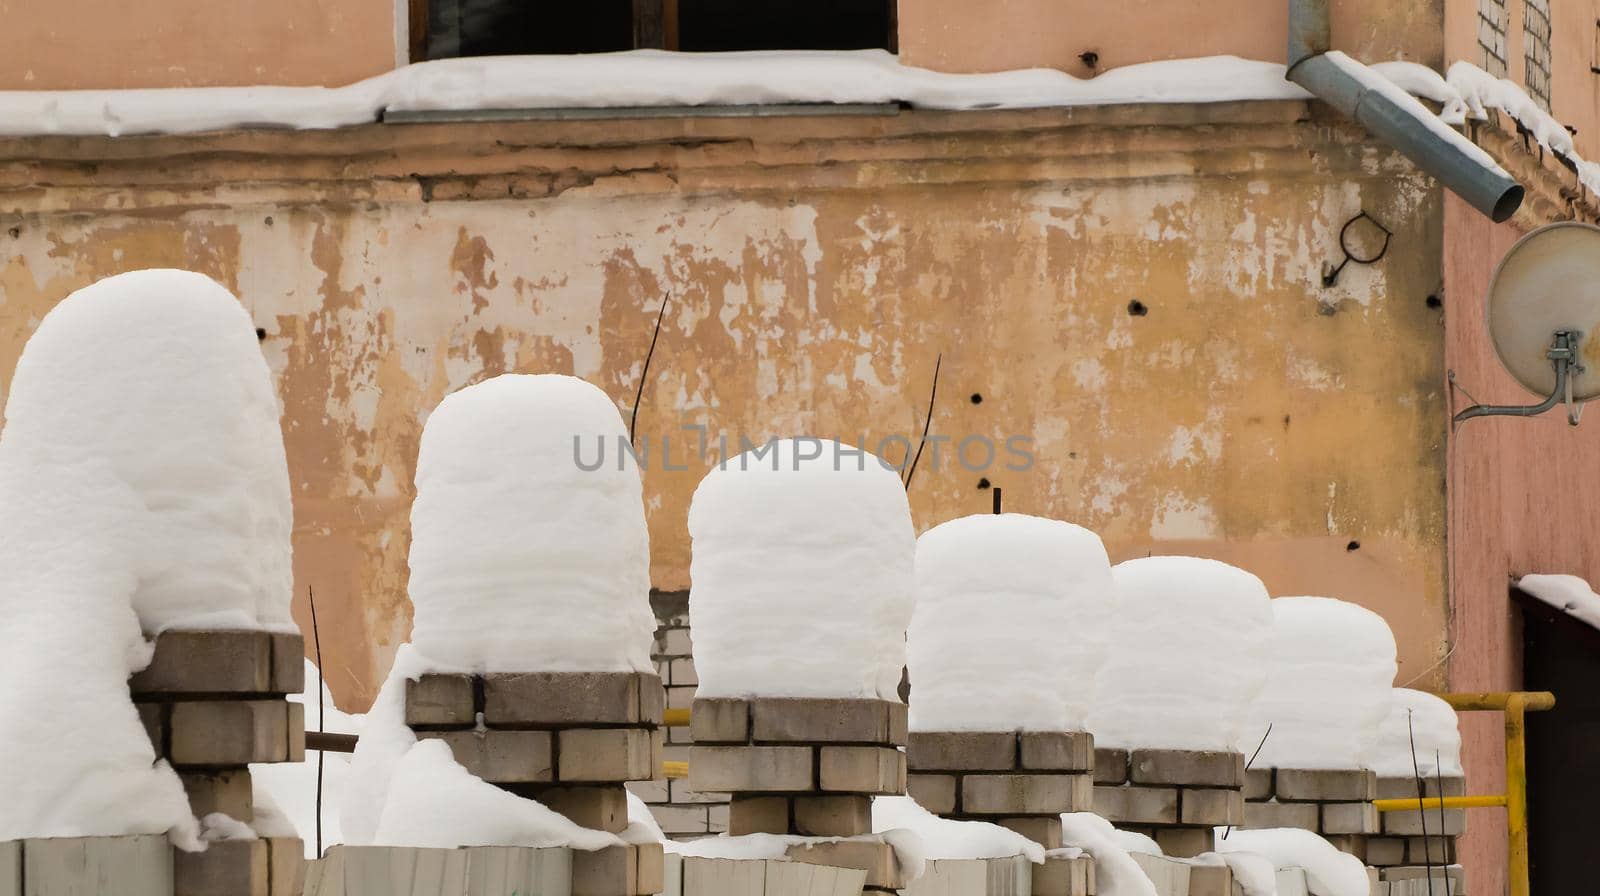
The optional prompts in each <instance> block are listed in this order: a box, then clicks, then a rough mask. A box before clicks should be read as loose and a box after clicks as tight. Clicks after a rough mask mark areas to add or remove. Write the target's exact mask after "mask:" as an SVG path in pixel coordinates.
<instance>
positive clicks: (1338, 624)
mask: <svg viewBox="0 0 1600 896" xmlns="http://www.w3.org/2000/svg"><path fill="white" fill-rule="evenodd" d="M1269 665H1270V667H1271V674H1270V675H1269V676H1268V679H1267V687H1266V689H1265V690H1264V691H1262V693H1261V696H1260V697H1259V698H1258V699H1257V700H1256V702H1255V705H1254V706H1253V707H1252V708H1251V713H1250V718H1251V721H1250V730H1251V731H1252V732H1253V734H1254V736H1255V737H1256V738H1257V739H1258V740H1259V739H1260V738H1261V737H1263V736H1265V737H1266V741H1265V742H1264V743H1263V744H1262V746H1261V754H1260V756H1258V757H1257V759H1256V766H1257V767H1259V768H1304V769H1352V768H1364V767H1365V766H1363V765H1362V763H1363V762H1364V761H1365V759H1366V752H1367V748H1368V746H1369V745H1370V744H1371V743H1372V742H1373V740H1374V739H1375V738H1376V737H1377V736H1378V726H1379V724H1381V723H1382V722H1383V720H1384V717H1385V716H1387V715H1388V714H1389V706H1390V694H1389V692H1390V689H1391V687H1392V685H1393V682H1394V674H1395V669H1396V666H1395V645H1394V634H1393V633H1392V632H1390V631H1389V625H1388V623H1386V622H1384V621H1383V617H1382V616H1379V615H1378V614H1376V613H1374V612H1372V611H1371V610H1368V609H1365V608H1363V607H1360V606H1357V605H1355V604H1353V603H1349V602H1348V601H1342V600H1335V599H1333V598H1329V597H1280V598H1277V599H1276V600H1274V601H1273V602H1272V659H1271V661H1270V663H1269ZM1268 725H1271V726H1272V733H1271V734H1270V735H1267V726H1268Z"/></svg>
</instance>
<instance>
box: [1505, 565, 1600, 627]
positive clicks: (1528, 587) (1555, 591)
mask: <svg viewBox="0 0 1600 896" xmlns="http://www.w3.org/2000/svg"><path fill="white" fill-rule="evenodd" d="M1517 587H1518V588H1521V589H1522V590H1523V591H1526V592H1527V593H1529V594H1531V595H1533V596H1534V597H1536V598H1538V599H1539V600H1541V601H1544V602H1545V603H1547V604H1549V605H1550V606H1552V607H1555V608H1556V609H1558V610H1560V611H1561V612H1563V613H1566V614H1567V615H1568V616H1571V617H1573V618H1574V619H1577V620H1579V621H1582V622H1586V623H1588V624H1589V625H1592V626H1594V627H1595V628H1600V594H1596V593H1594V589H1593V588H1591V587H1589V583H1588V582H1586V581H1584V580H1583V579H1581V578H1579V577H1577V576H1569V575H1557V574H1543V573H1533V574H1531V575H1525V576H1523V577H1522V578H1520V579H1518V580H1517Z"/></svg>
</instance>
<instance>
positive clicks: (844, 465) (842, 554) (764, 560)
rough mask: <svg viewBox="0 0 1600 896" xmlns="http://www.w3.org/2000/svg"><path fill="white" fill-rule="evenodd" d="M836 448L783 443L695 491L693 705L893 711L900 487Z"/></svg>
mask: <svg viewBox="0 0 1600 896" xmlns="http://www.w3.org/2000/svg"><path fill="white" fill-rule="evenodd" d="M840 447H841V446H839V445H838V444H837V443H827V442H821V441H819V440H816V439H785V440H780V441H776V442H773V443H770V444H769V445H768V446H766V447H764V448H762V449H757V450H755V451H750V452H746V453H744V454H741V455H739V456H738V457H735V458H732V459H728V460H725V461H723V462H721V463H720V464H719V465H718V466H716V467H714V468H713V469H712V470H711V472H710V473H708V474H707V475H706V477H705V479H703V480H702V481H701V482H700V486H699V488H697V489H696V490H695V493H694V500H693V502H692V503H691V504H690V507H689V534H690V536H691V537H692V538H693V541H694V557H693V559H692V561H691V564H690V578H691V579H692V580H693V589H692V590H691V591H690V594H689V615H690V618H691V620H692V621H693V626H694V641H695V669H696V673H697V675H698V676H699V686H698V690H697V692H696V697H697V698H699V699H706V698H712V697H749V696H765V697H854V698H878V699H885V700H893V701H898V700H899V696H898V689H899V684H900V674H901V668H902V667H903V665H904V662H905V656H906V652H905V631H906V625H907V623H908V622H909V621H910V617H911V603H912V568H913V562H914V560H913V555H914V550H915V547H916V536H915V534H914V532H913V529H912V524H911V510H910V507H909V505H908V504H907V503H906V494H905V487H904V486H903V485H902V484H901V482H900V477H899V476H897V475H895V473H894V472H893V471H892V470H891V469H890V468H887V467H886V466H885V465H884V464H883V463H882V461H880V460H879V459H878V458H877V457H875V456H873V455H871V454H870V453H867V452H864V451H863V452H859V453H858V452H856V451H855V449H853V448H849V447H848V446H843V447H844V448H845V450H844V451H840V450H838V449H839V448H840Z"/></svg>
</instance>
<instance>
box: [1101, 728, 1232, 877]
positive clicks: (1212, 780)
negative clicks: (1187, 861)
mask: <svg viewBox="0 0 1600 896" xmlns="http://www.w3.org/2000/svg"><path fill="white" fill-rule="evenodd" d="M1244 783H1245V772H1244V755H1243V754H1240V753H1232V752H1227V751H1209V750H1138V749H1136V750H1121V749H1099V750H1096V751H1095V788H1094V811H1095V812H1097V813H1099V814H1100V815H1103V816H1105V817H1106V818H1107V819H1109V820H1110V821H1111V822H1112V823H1113V824H1115V825H1116V826H1117V827H1119V828H1125V829H1127V830H1130V831H1137V832H1139V833H1141V834H1146V835H1148V836H1150V837H1152V838H1153V839H1154V840H1155V841H1156V844H1157V845H1159V846H1160V847H1161V850H1162V852H1165V853H1166V854H1167V855H1169V856H1174V857H1177V858H1190V857H1193V856H1196V855H1199V854H1200V853H1203V852H1210V851H1212V850H1213V849H1214V847H1215V842H1214V841H1215V838H1214V836H1213V832H1212V829H1213V828H1215V827H1220V826H1227V825H1237V824H1240V823H1242V822H1243V821H1244V802H1245V801H1244V790H1243V788H1244Z"/></svg>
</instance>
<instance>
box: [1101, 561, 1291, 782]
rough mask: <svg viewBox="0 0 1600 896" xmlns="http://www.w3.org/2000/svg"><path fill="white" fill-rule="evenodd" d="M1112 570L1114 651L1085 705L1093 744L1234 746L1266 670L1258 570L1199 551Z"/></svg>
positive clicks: (1265, 608)
mask: <svg viewBox="0 0 1600 896" xmlns="http://www.w3.org/2000/svg"><path fill="white" fill-rule="evenodd" d="M1111 575H1112V578H1113V579H1114V580H1115V582H1116V586H1117V611H1116V622H1115V624H1114V626H1113V633H1112V638H1111V645H1112V646H1111V656H1110V659H1108V660H1107V661H1106V663H1105V665H1104V666H1102V667H1101V669H1100V673H1099V675H1098V677H1097V679H1096V685H1095V700H1094V706H1093V708H1092V709H1091V711H1090V714H1089V728H1090V730H1091V731H1093V732H1094V736H1095V742H1096V745H1097V746H1116V747H1145V748H1158V749H1181V750H1239V749H1240V748H1241V747H1240V733H1241V731H1242V730H1243V725H1244V720H1245V717H1246V713H1247V712H1248V711H1249V708H1250V704H1251V701H1252V700H1254V699H1255V697H1256V694H1257V693H1259V692H1260V691H1261V687H1262V684H1263V683H1264V681H1265V677H1266V674H1267V668H1266V667H1267V663H1266V657H1267V656H1268V649H1269V647H1268V645H1269V639H1270V638H1271V634H1272V610H1271V606H1270V604H1271V601H1270V600H1269V599H1268V597H1267V589H1266V587H1265V586H1263V585H1262V584H1261V580H1260V579H1257V578H1256V577H1255V576H1253V575H1251V574H1250V573H1247V572H1245V571H1244V570H1242V569H1237V568H1235V567H1232V566H1229V565H1228V564H1226V563H1221V562H1218V561H1216V560H1203V559H1200V558H1196V557H1146V558H1142V559H1138V560H1128V561H1126V562H1123V563H1119V564H1117V565H1116V566H1114V567H1112V570H1111ZM1251 746H1254V744H1253V743H1252V744H1251Z"/></svg>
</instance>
